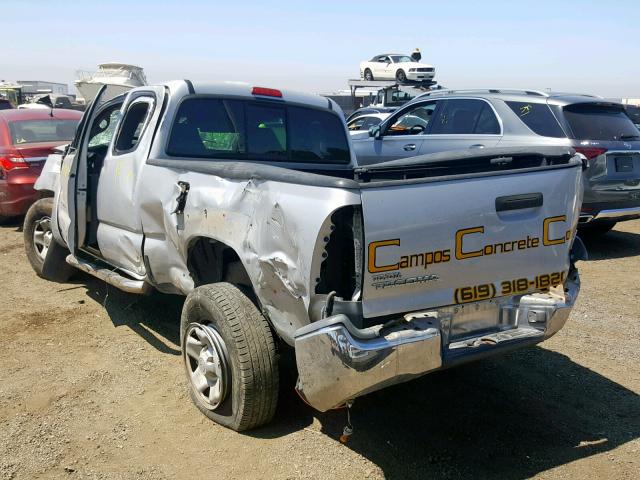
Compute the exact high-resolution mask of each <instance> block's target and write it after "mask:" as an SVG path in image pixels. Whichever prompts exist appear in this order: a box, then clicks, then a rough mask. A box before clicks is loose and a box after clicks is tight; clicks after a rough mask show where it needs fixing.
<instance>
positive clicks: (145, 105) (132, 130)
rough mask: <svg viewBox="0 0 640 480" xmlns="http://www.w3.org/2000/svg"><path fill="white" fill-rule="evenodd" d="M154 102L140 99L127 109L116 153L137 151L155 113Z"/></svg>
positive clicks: (117, 138)
mask: <svg viewBox="0 0 640 480" xmlns="http://www.w3.org/2000/svg"><path fill="white" fill-rule="evenodd" d="M153 105H154V100H153V99H152V98H151V97H140V98H136V99H135V100H133V101H132V102H131V103H130V104H129V107H128V108H127V111H126V113H125V114H124V117H123V118H122V122H120V130H119V131H118V136H117V137H116V142H115V146H114V152H115V153H127V152H131V151H133V150H135V149H136V147H137V146H138V142H139V141H140V138H141V137H142V134H143V133H144V127H145V126H146V124H147V123H148V120H149V116H150V113H151V112H152V111H153Z"/></svg>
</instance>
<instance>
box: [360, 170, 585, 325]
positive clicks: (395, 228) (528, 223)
mask: <svg viewBox="0 0 640 480" xmlns="http://www.w3.org/2000/svg"><path fill="white" fill-rule="evenodd" d="M580 166H581V165H580V163H579V162H577V161H576V160H575V159H573V160H571V161H569V162H568V163H565V164H564V165H553V166H546V167H544V166H543V167H540V168H528V169H522V170H520V171H518V170H506V171H500V172H496V171H493V172H487V173H486V174H483V173H481V172H480V173H477V172H476V173H475V174H471V175H469V174H467V175H458V176H441V177H436V178H427V179H419V180H415V179H414V180H405V181H403V180H396V181H386V182H384V181H383V182H372V183H369V184H364V185H363V189H362V191H361V192H362V193H361V195H362V208H363V218H364V240H365V245H366V248H365V268H364V276H363V289H362V303H363V313H364V316H365V317H367V318H370V317H378V316H383V315H391V314H397V313H402V312H410V311H417V310H423V309H429V308H433V307H440V306H446V305H454V304H462V303H468V302H476V301H480V300H488V299H490V298H494V297H500V296H508V295H519V294H524V293H528V292H532V291H540V290H544V289H546V288H548V287H549V286H551V285H557V284H560V283H562V282H563V281H564V279H565V278H566V275H567V272H568V269H569V250H570V247H571V243H572V240H573V236H574V234H575V228H576V225H577V221H578V216H579V212H580V205H581V200H582V183H581V182H582V172H581V168H580Z"/></svg>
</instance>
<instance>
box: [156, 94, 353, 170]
mask: <svg viewBox="0 0 640 480" xmlns="http://www.w3.org/2000/svg"><path fill="white" fill-rule="evenodd" d="M167 154H169V155H171V156H176V157H197V158H222V159H237V160H264V161H274V162H292V163H327V164H348V163H349V162H350V160H351V154H350V150H349V144H348V140H347V138H346V132H345V129H344V126H343V124H342V121H341V119H340V118H339V117H338V116H337V115H335V114H333V113H330V112H327V111H323V110H319V109H314V108H311V107H302V106H293V105H288V104H286V103H275V102H273V103H272V102H265V101H257V100H238V99H226V98H216V97H197V96H196V97H190V98H186V99H185V100H183V101H182V103H181V104H180V106H179V107H178V111H177V113H176V116H175V118H174V120H173V125H172V127H171V133H170V135H169V141H168V144H167Z"/></svg>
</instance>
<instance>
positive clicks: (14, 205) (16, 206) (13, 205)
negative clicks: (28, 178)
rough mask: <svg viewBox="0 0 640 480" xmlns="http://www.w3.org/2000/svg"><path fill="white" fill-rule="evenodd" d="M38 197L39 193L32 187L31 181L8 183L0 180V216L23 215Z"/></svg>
mask: <svg viewBox="0 0 640 480" xmlns="http://www.w3.org/2000/svg"><path fill="white" fill-rule="evenodd" d="M39 198H40V193H38V192H37V191H36V190H34V189H33V183H26V184H25V183H10V182H8V181H6V180H0V216H4V217H13V216H16V215H23V214H25V213H27V210H29V207H30V206H31V204H32V203H33V202H35V201H36V200H38V199H39Z"/></svg>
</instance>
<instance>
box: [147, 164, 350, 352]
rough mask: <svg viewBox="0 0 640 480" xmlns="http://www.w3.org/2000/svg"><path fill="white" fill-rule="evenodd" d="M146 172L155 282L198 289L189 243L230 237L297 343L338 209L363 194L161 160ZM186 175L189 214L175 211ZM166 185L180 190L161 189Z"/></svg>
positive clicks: (281, 327) (283, 332)
mask: <svg viewBox="0 0 640 480" xmlns="http://www.w3.org/2000/svg"><path fill="white" fill-rule="evenodd" d="M143 178H144V180H143V182H142V184H141V188H142V191H141V194H140V199H141V200H140V208H141V211H142V223H143V226H144V229H145V235H146V242H145V249H144V251H145V255H146V256H147V258H148V266H149V267H150V270H151V272H150V274H151V276H152V278H153V282H154V283H155V284H157V285H159V286H160V288H162V286H163V285H165V286H171V285H173V286H175V287H176V288H177V290H178V291H179V292H180V293H183V294H188V293H189V292H190V291H191V290H193V288H194V282H193V279H192V278H191V276H190V274H189V270H188V268H187V258H188V250H189V247H190V246H191V245H193V243H194V241H195V240H196V239H198V238H201V237H206V238H211V239H214V240H216V241H219V242H222V243H224V244H225V245H227V246H229V247H231V248H232V249H233V250H234V251H235V252H236V253H237V255H238V257H239V258H240V260H241V262H242V264H243V265H244V267H245V269H246V271H247V273H248V275H249V277H250V279H251V282H252V286H253V288H254V291H255V293H256V296H257V297H258V299H259V301H260V304H261V306H262V309H263V311H264V312H265V313H266V315H267V316H268V318H269V319H270V321H271V322H272V325H273V327H274V328H275V329H276V331H277V332H278V334H279V335H280V336H281V337H282V338H283V339H284V340H285V341H287V342H289V343H293V334H294V332H295V330H297V329H298V328H300V327H302V326H304V325H306V324H308V323H309V321H310V319H309V306H310V303H311V299H312V295H313V288H314V286H315V279H316V278H317V277H318V275H319V271H320V264H321V262H322V260H323V258H322V252H323V248H324V242H323V241H322V239H323V238H324V237H325V236H328V235H329V234H330V231H331V214H332V213H333V212H334V211H335V210H336V209H338V208H340V207H343V206H346V205H357V204H359V203H360V195H359V192H357V191H353V190H348V189H342V188H330V187H325V186H311V185H301V184H295V183H285V182H278V181H272V180H263V179H247V180H237V179H236V180H234V179H228V178H223V177H220V176H215V175H210V174H203V173H198V172H190V171H180V170H177V169H170V168H164V167H158V166H154V165H147V166H146V167H145V174H144V177H143ZM178 181H183V182H188V183H189V184H190V191H189V195H188V197H187V203H186V206H185V210H184V214H182V215H180V214H175V213H172V212H173V211H174V210H175V208H176V205H177V202H176V198H177V196H178V187H177V182H178ZM169 182H170V183H169ZM158 184H164V185H166V184H172V185H175V188H174V189H169V190H166V189H156V188H153V186H154V185H158Z"/></svg>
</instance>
